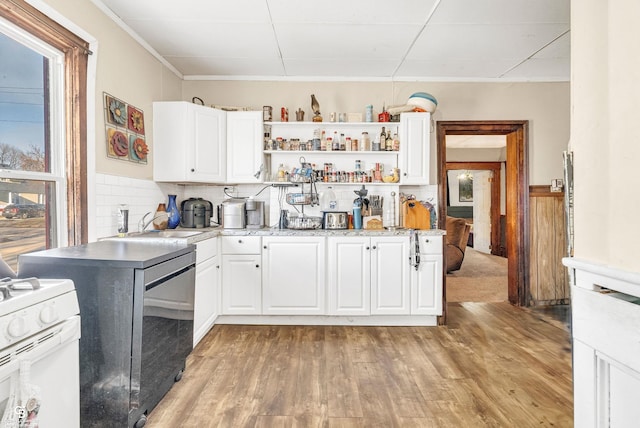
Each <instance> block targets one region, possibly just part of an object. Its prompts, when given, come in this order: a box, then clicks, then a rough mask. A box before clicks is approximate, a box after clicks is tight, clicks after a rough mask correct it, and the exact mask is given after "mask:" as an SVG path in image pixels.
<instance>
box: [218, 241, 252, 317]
mask: <svg viewBox="0 0 640 428" xmlns="http://www.w3.org/2000/svg"><path fill="white" fill-rule="evenodd" d="M261 263H262V260H261V256H260V237H257V236H252V237H235V236H223V237H222V313H223V314H224V315H260V314H262V292H261V290H262V267H261Z"/></svg>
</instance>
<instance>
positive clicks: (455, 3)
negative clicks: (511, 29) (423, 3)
mask: <svg viewBox="0 0 640 428" xmlns="http://www.w3.org/2000/svg"><path fill="white" fill-rule="evenodd" d="M570 3H571V0H535V1H531V0H474V1H469V0H445V1H441V2H440V4H439V5H438V8H437V9H436V11H435V12H434V14H433V17H432V18H431V20H430V23H434V24H443V23H445V24H446V23H448V24H451V23H477V24H504V23H512V24H515V23H548V24H549V23H565V24H568V23H569V19H570Z"/></svg>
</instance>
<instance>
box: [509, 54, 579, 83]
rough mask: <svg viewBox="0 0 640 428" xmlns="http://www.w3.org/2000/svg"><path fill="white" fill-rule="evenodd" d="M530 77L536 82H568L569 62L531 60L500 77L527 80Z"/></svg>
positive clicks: (563, 59) (559, 59)
mask: <svg viewBox="0 0 640 428" xmlns="http://www.w3.org/2000/svg"><path fill="white" fill-rule="evenodd" d="M530 76H537V79H536V80H545V79H549V80H565V81H569V79H570V77H571V61H570V60H569V58H548V59H547V58H544V59H540V58H531V59H528V60H526V61H525V62H523V63H522V64H520V65H518V66H517V67H515V68H513V69H512V70H509V71H508V72H506V73H504V74H503V75H502V76H500V77H505V78H508V79H528V78H530Z"/></svg>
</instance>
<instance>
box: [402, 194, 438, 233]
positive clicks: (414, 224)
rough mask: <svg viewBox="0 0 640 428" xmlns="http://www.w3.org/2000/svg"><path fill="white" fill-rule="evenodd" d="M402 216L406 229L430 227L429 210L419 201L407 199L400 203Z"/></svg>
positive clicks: (425, 228)
mask: <svg viewBox="0 0 640 428" xmlns="http://www.w3.org/2000/svg"><path fill="white" fill-rule="evenodd" d="M402 218H403V219H404V227H405V228H407V229H420V230H428V229H431V211H429V208H427V207H425V206H424V205H422V204H421V203H420V201H416V200H409V201H404V203H403V204H402Z"/></svg>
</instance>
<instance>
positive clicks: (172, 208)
mask: <svg viewBox="0 0 640 428" xmlns="http://www.w3.org/2000/svg"><path fill="white" fill-rule="evenodd" d="M167 215H168V216H169V222H168V223H167V227H168V228H169V229H175V228H176V227H178V225H179V224H180V210H178V205H176V195H169V204H168V205H167Z"/></svg>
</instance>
